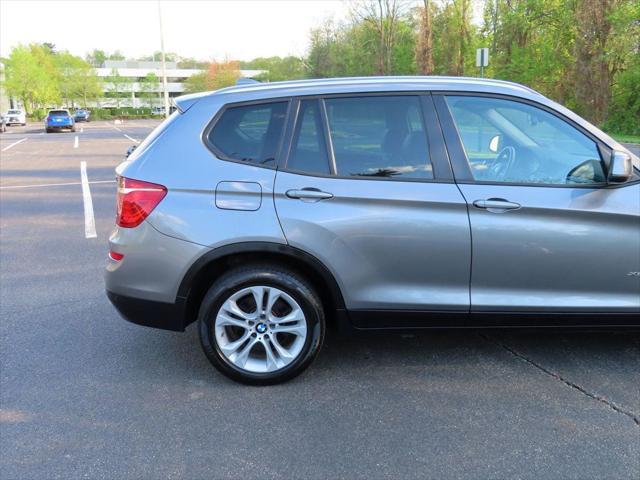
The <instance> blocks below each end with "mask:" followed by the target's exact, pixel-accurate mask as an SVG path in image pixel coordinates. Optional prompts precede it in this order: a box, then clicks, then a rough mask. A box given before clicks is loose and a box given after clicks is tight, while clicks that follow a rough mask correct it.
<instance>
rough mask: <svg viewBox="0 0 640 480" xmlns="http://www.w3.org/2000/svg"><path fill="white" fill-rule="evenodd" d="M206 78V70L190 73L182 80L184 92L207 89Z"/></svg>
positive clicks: (204, 90) (196, 91)
mask: <svg viewBox="0 0 640 480" xmlns="http://www.w3.org/2000/svg"><path fill="white" fill-rule="evenodd" d="M207 78H208V77H207V72H206V70H203V71H202V72H199V73H196V74H195V75H191V76H190V77H189V78H187V79H186V80H185V82H184V91H185V93H198V92H206V91H207V90H209V88H208V87H207Z"/></svg>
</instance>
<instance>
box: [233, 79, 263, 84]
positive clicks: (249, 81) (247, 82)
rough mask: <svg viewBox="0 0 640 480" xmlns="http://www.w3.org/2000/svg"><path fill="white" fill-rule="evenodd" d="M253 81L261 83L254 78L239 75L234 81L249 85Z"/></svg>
mask: <svg viewBox="0 0 640 480" xmlns="http://www.w3.org/2000/svg"><path fill="white" fill-rule="evenodd" d="M254 83H262V82H260V81H258V80H256V79H254V78H247V77H241V78H239V79H238V80H237V81H236V85H251V84H254Z"/></svg>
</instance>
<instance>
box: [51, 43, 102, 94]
mask: <svg viewBox="0 0 640 480" xmlns="http://www.w3.org/2000/svg"><path fill="white" fill-rule="evenodd" d="M53 60H54V64H55V67H56V73H57V78H58V82H59V88H60V96H61V98H62V101H63V104H64V105H68V106H72V105H75V104H77V103H81V104H82V105H84V106H86V105H87V104H88V102H89V101H90V100H95V99H96V98H98V97H99V96H100V95H101V94H102V85H101V83H100V80H99V79H98V76H97V75H96V73H95V70H94V69H93V68H92V67H91V65H89V64H88V63H87V62H86V61H85V60H83V59H82V58H80V57H76V56H74V55H71V54H70V53H69V52H67V51H63V52H58V53H57V54H55V55H54V56H53Z"/></svg>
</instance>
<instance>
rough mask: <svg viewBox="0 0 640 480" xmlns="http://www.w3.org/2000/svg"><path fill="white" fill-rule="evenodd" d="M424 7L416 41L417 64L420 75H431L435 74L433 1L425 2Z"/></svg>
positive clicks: (420, 12)
mask: <svg viewBox="0 0 640 480" xmlns="http://www.w3.org/2000/svg"><path fill="white" fill-rule="evenodd" d="M423 3H424V6H423V7H422V8H421V9H420V11H419V14H420V30H419V32H418V38H417V41H416V64H417V65H418V73H420V74H422V75H431V74H432V73H433V26H432V22H431V19H432V16H433V12H432V3H431V0H423Z"/></svg>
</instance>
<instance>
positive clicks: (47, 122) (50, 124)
mask: <svg viewBox="0 0 640 480" xmlns="http://www.w3.org/2000/svg"><path fill="white" fill-rule="evenodd" d="M44 128H45V131H46V132H47V133H51V132H53V131H55V130H64V129H66V130H70V131H72V132H75V131H76V122H75V120H74V119H73V117H72V116H71V114H70V113H69V110H49V113H48V114H47V116H46V118H45V119H44Z"/></svg>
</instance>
